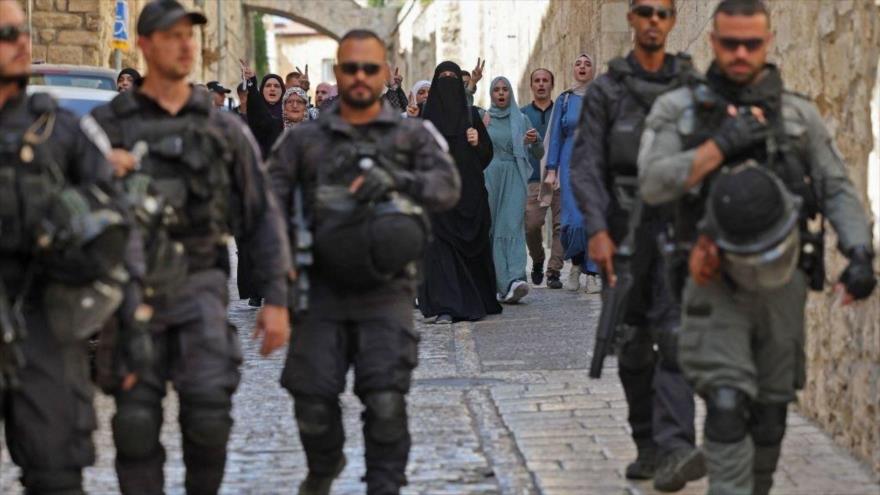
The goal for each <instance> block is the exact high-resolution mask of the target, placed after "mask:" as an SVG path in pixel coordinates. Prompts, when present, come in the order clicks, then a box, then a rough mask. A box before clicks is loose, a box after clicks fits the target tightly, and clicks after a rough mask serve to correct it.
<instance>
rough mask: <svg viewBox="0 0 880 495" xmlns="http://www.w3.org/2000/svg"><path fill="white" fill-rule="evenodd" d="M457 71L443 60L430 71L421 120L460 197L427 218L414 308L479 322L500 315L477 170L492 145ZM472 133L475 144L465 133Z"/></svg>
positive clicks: (440, 318)
mask: <svg viewBox="0 0 880 495" xmlns="http://www.w3.org/2000/svg"><path fill="white" fill-rule="evenodd" d="M460 74H461V68H460V67H459V66H458V65H456V64H454V63H452V62H443V63H441V64H440V65H438V66H437V68H436V69H435V71H434V79H433V81H432V82H431V93H430V95H429V96H428V101H426V102H425V108H424V111H423V113H422V118H423V119H425V120H430V121H431V123H433V124H434V126H435V127H436V128H437V130H438V131H440V133H441V134H443V137H445V138H446V141H447V142H448V143H449V153H450V154H451V155H452V157H453V158H454V159H455V164H456V167H457V168H458V173H459V175H460V176H461V199H460V200H459V202H458V204H457V205H456V206H455V208H453V209H452V210H449V211H446V212H443V213H434V214H432V215H431V223H432V226H433V229H434V241H433V242H432V243H431V245H430V246H429V247H428V250H427V253H426V255H425V260H424V261H425V262H424V282H423V283H422V286H421V287H420V288H419V309H420V310H421V311H422V314H423V315H425V316H426V317H431V316H437V323H451V322H452V321H460V320H479V319H481V318H483V317H485V316H486V315H487V314H497V313H500V312H501V305H500V304H498V300H497V296H496V294H495V264H494V263H493V262H492V243H491V239H490V237H489V230H490V228H491V226H492V217H491V214H490V212H489V200H488V193H487V192H486V183H485V180H484V178H483V170H484V169H485V168H486V167H487V166H488V165H489V162H491V161H492V141H491V140H490V138H489V133H488V132H486V128H485V126H484V125H483V121H482V119H481V118H480V116H479V114H478V113H477V111H476V109H475V108H473V107H471V106H469V105H468V104H467V98H466V97H465V92H464V84H463V83H462V80H461V76H460ZM469 131H470V134H472V135H473V134H474V133H475V134H476V136H477V139H476V143H475V144H472V143H471V142H469V141H468V134H469Z"/></svg>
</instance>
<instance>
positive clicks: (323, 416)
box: [293, 395, 341, 435]
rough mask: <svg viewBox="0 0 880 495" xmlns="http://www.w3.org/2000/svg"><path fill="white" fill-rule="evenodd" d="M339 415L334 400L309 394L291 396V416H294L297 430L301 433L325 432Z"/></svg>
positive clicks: (314, 433)
mask: <svg viewBox="0 0 880 495" xmlns="http://www.w3.org/2000/svg"><path fill="white" fill-rule="evenodd" d="M340 415H341V411H340V410H339V403H338V402H336V401H332V400H328V399H323V398H320V397H314V396H310V395H298V396H295V397H294V398H293V416H294V417H295V418H296V426H297V427H298V428H299V432H300V433H301V434H303V435H323V434H325V433H327V432H328V431H330V428H331V426H333V424H334V422H336V420H337V418H338V417H339V416H340Z"/></svg>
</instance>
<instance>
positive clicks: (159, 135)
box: [111, 93, 233, 271]
mask: <svg viewBox="0 0 880 495" xmlns="http://www.w3.org/2000/svg"><path fill="white" fill-rule="evenodd" d="M111 107H112V110H113V112H114V113H115V115H116V117H117V118H118V119H120V120H121V121H122V123H121V125H120V129H117V130H114V132H113V133H112V136H113V138H114V139H113V141H114V142H113V145H114V146H115V147H123V148H125V149H127V150H133V149H135V147H136V146H140V147H143V146H146V154H145V155H144V156H143V158H141V166H140V169H139V170H138V171H137V172H135V173H133V174H130V175H129V176H128V177H127V178H126V183H127V185H126V188H127V189H128V191H129V194H130V195H131V194H132V190H133V189H135V193H136V194H137V195H141V196H142V195H143V194H144V193H146V191H147V186H146V185H145V183H149V186H148V187H149V188H150V190H154V191H155V192H156V193H158V195H159V196H161V199H162V208H163V212H162V215H161V217H162V223H163V226H164V229H165V230H166V231H167V234H168V235H169V237H170V238H171V239H172V240H174V241H176V242H179V243H180V244H181V245H182V246H183V248H184V250H185V253H186V257H187V261H188V265H189V271H198V270H203V269H208V268H217V267H222V268H226V259H225V256H226V250H225V248H226V242H227V240H228V237H229V234H230V227H229V224H230V222H229V219H230V210H231V206H230V205H231V202H232V200H231V195H232V191H231V187H232V184H231V180H230V174H231V167H232V165H233V164H232V152H231V150H230V149H229V146H228V144H227V143H226V138H225V137H224V133H223V130H222V129H220V128H219V126H218V125H215V124H214V122H212V121H211V119H210V113H209V112H210V110H209V109H208V108H206V109H205V111H204V113H201V112H191V113H187V114H185V115H181V116H178V117H175V118H173V119H171V118H167V117H166V118H155V119H151V118H148V117H144V116H143V115H142V114H140V113H139V107H138V104H137V101H136V100H135V97H134V95H133V94H130V93H124V94H123V95H121V96H120V97H117V98H115V99H114V100H113V102H112V103H111ZM117 141H119V142H117ZM139 143H143V144H139ZM147 178H149V179H148V180H146V179H147ZM135 183H136V184H139V185H137V186H135V185H134V184H135ZM147 242H150V240H147ZM149 256H151V254H150V253H149V252H148V257H149ZM152 256H154V257H155V256H156V255H155V254H153V255H152ZM148 261H149V260H148ZM153 268H155V267H153ZM148 271H152V270H151V269H150V268H148Z"/></svg>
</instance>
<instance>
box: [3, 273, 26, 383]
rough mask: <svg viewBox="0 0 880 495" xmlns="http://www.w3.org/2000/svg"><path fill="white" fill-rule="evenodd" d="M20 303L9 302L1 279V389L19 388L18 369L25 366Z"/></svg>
mask: <svg viewBox="0 0 880 495" xmlns="http://www.w3.org/2000/svg"><path fill="white" fill-rule="evenodd" d="M19 306H20V303H18V302H17V303H14V304H10V303H9V295H8V294H7V293H6V286H5V285H4V284H3V281H2V280H0V391H3V390H14V389H16V388H18V385H19V382H18V370H19V369H21V368H22V367H24V354H23V353H22V352H21V348H20V347H19V344H20V343H21V341H22V340H23V339H24V338H25V325H24V318H23V317H22V316H21V308H20V307H19Z"/></svg>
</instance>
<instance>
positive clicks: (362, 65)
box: [339, 62, 382, 76]
mask: <svg viewBox="0 0 880 495" xmlns="http://www.w3.org/2000/svg"><path fill="white" fill-rule="evenodd" d="M339 69H340V70H341V71H342V73H343V74H346V75H349V76H353V75H355V74H357V73H358V72H360V71H364V74H366V75H368V76H375V75H376V74H378V73H379V71H380V70H381V69H382V66H381V65H379V64H373V63H370V62H343V63H341V64H339Z"/></svg>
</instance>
